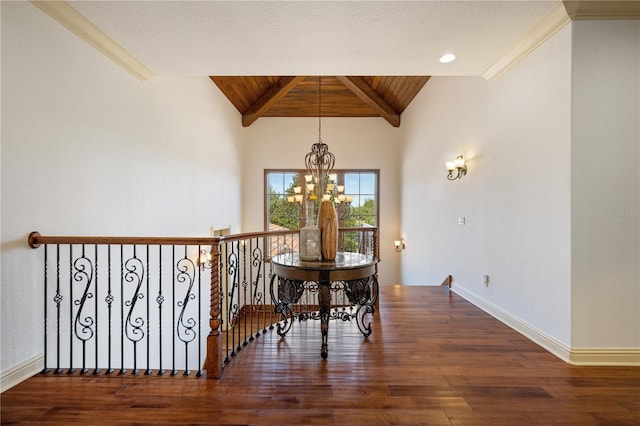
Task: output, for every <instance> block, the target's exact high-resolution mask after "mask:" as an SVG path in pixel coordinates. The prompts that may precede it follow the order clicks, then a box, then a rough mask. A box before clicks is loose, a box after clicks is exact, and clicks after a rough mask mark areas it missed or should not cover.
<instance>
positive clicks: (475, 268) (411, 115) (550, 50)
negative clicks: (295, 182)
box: [401, 28, 571, 345]
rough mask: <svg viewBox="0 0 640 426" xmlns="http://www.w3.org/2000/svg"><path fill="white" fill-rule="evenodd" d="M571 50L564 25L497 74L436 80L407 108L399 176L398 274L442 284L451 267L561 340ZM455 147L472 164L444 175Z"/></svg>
mask: <svg viewBox="0 0 640 426" xmlns="http://www.w3.org/2000/svg"><path fill="white" fill-rule="evenodd" d="M570 48H571V33H570V31H569V30H568V28H565V29H564V30H562V31H561V32H560V33H558V34H557V35H556V36H555V37H554V38H553V39H552V40H550V41H548V42H547V43H545V44H544V45H543V46H541V47H540V48H539V49H538V50H536V51H535V52H533V54H531V55H530V56H529V57H527V58H526V59H525V60H524V61H522V62H521V63H520V64H518V65H517V66H515V67H513V68H512V69H511V70H510V71H509V73H507V74H506V75H504V76H503V77H501V78H500V79H499V80H497V81H495V82H492V83H490V82H487V81H484V80H482V79H481V78H479V77H477V78H474V77H464V78H462V77H459V78H456V77H447V78H444V77H443V78H435V77H434V78H432V79H431V80H430V81H429V83H428V84H427V85H426V86H425V88H424V89H423V90H422V91H421V92H420V94H419V95H418V97H416V99H415V100H414V101H413V103H412V104H411V105H410V107H409V108H408V109H407V111H405V113H404V114H403V120H404V123H403V126H404V132H405V133H404V138H405V140H406V142H405V143H406V147H405V150H404V154H403V160H402V182H401V183H402V188H403V190H402V232H403V233H404V234H406V238H407V251H406V252H404V253H403V264H402V280H403V282H404V283H405V284H410V285H418V284H439V283H440V282H442V280H443V279H444V278H445V277H446V276H447V275H448V274H451V275H452V276H453V278H454V288H456V289H457V290H458V291H459V292H462V293H465V295H466V296H467V297H471V298H473V299H475V300H479V301H482V302H483V303H485V304H486V305H488V306H493V307H495V309H496V310H499V311H503V312H505V313H506V314H507V315H508V316H511V317H515V318H518V319H519V320H520V321H523V322H525V323H526V324H528V326H529V327H531V328H533V329H535V330H537V331H539V332H540V333H541V334H543V335H548V336H551V338H552V339H554V340H555V341H558V342H561V343H562V344H564V345H569V344H570V334H571V317H570V309H571V300H570V295H571V293H570V284H571V277H570V261H571V258H570V122H571V121H570V119H571V115H570V100H571V90H570V87H571V85H570V78H571V74H570V71H571V62H570V59H571V55H570ZM459 154H464V156H465V158H466V159H467V160H468V167H469V172H468V174H467V176H466V177H464V178H463V179H462V180H459V181H454V182H449V181H447V180H446V177H445V175H446V169H445V167H444V162H445V161H447V160H453V159H454V158H455V157H456V156H457V155H459ZM459 217H465V219H466V224H465V225H458V218H459ZM484 274H488V275H489V277H490V283H489V286H488V287H485V286H484V285H483V275H484Z"/></svg>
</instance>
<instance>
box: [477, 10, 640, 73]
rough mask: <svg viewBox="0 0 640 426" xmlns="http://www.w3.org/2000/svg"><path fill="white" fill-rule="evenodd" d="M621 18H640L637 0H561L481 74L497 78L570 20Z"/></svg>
mask: <svg viewBox="0 0 640 426" xmlns="http://www.w3.org/2000/svg"><path fill="white" fill-rule="evenodd" d="M623 19H626V20H637V19H640V2H638V1H637V0H628V1H618V0H598V1H594V0H565V1H563V2H561V3H560V4H559V5H558V6H556V8H555V9H553V10H552V11H551V12H550V13H549V14H548V15H547V16H545V17H544V18H543V19H542V21H540V22H539V23H538V24H537V25H536V26H535V27H533V28H532V29H531V30H530V31H529V32H528V33H527V34H525V36H524V37H523V38H522V40H520V42H518V44H516V45H515V46H514V47H513V48H512V49H511V50H510V51H509V52H508V53H507V54H506V55H505V56H503V57H502V58H501V59H500V60H499V61H498V62H496V63H495V64H494V65H492V66H491V67H490V68H489V69H487V70H486V71H485V72H484V73H483V74H482V76H483V77H484V78H485V79H487V80H495V79H497V78H498V77H500V76H501V75H502V74H504V73H505V72H507V71H508V70H509V69H510V68H511V67H512V66H514V65H515V64H517V63H518V62H520V61H521V60H522V59H524V58H525V57H526V56H528V55H529V54H530V53H531V52H533V51H534V50H535V49H537V48H538V47H539V46H540V45H541V44H542V43H544V42H545V41H547V40H549V39H550V38H551V37H552V36H553V35H554V34H555V33H557V32H558V31H560V30H561V29H562V28H564V26H565V25H567V24H568V23H569V22H571V21H577V20H623Z"/></svg>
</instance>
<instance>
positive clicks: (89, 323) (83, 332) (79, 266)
mask: <svg viewBox="0 0 640 426" xmlns="http://www.w3.org/2000/svg"><path fill="white" fill-rule="evenodd" d="M73 279H74V280H75V281H76V282H79V283H83V284H84V290H83V292H82V296H81V297H80V299H76V300H74V301H73V304H74V305H76V306H78V311H77V312H76V316H75V320H74V333H75V335H76V337H77V338H78V339H79V340H82V341H83V342H86V341H87V340H89V339H91V338H92V337H93V335H94V330H93V325H94V319H93V318H92V317H91V316H85V317H83V316H82V311H83V309H84V307H85V303H86V301H87V299H91V298H93V293H91V292H90V291H89V290H90V286H91V282H92V281H93V263H92V262H91V261H90V260H89V259H87V258H86V257H84V256H82V257H79V258H77V259H76V260H75V261H74V262H73ZM56 297H58V295H56Z"/></svg>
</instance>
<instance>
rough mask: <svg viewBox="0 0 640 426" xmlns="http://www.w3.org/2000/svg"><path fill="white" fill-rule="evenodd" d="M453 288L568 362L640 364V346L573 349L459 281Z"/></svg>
mask: <svg viewBox="0 0 640 426" xmlns="http://www.w3.org/2000/svg"><path fill="white" fill-rule="evenodd" d="M451 290H452V291H453V292H455V293H456V294H458V295H459V296H461V297H462V298H464V299H465V300H467V301H469V302H470V303H473V304H474V305H475V306H477V307H478V308H480V309H482V310H483V311H485V312H486V313H488V314H489V315H491V316H492V317H494V318H496V319H497V320H499V321H501V322H502V323H504V324H506V325H507V326H509V327H511V328H512V329H514V330H515V331H517V332H518V333H520V334H522V335H523V336H525V337H527V338H528V339H530V340H532V341H533V342H535V343H537V344H538V345H540V346H542V347H543V348H544V349H546V350H547V351H549V352H551V353H552V354H554V355H555V356H557V357H558V358H560V359H561V360H563V361H565V362H567V363H569V364H573V365H584V366H589V365H591V366H596V365H602V366H604V365H610V366H635V367H638V366H640V348H579V349H578V348H575V349H574V348H571V347H569V346H567V345H565V344H564V343H562V342H560V341H559V340H557V339H555V338H554V337H551V336H549V335H548V334H546V333H544V332H543V331H541V330H538V329H537V328H535V327H533V326H532V325H530V324H527V323H526V322H524V321H522V320H521V319H519V318H517V317H515V316H513V315H512V314H510V313H508V312H506V311H504V310H502V309H501V308H499V307H498V306H496V305H494V304H493V303H491V302H489V301H487V300H486V299H483V298H482V297H480V296H478V295H477V294H475V293H473V292H471V291H469V290H467V289H466V288H464V287H461V286H460V285H457V284H455V283H453V285H452V286H451Z"/></svg>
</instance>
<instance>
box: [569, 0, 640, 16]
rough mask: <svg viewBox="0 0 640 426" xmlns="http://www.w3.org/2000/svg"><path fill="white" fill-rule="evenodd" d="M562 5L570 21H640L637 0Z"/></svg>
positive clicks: (576, 1) (582, 0)
mask: <svg viewBox="0 0 640 426" xmlns="http://www.w3.org/2000/svg"><path fill="white" fill-rule="evenodd" d="M562 3H563V4H564V7H565V9H566V10H567V14H568V15H569V17H570V18H571V20H572V21H578V20H598V19H607V20H618V19H627V20H635V19H640V2H638V1H637V0H627V1H619V0H608V1H606V0H598V1H594V0H589V1H585V0H565V1H563V2H562Z"/></svg>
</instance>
